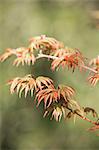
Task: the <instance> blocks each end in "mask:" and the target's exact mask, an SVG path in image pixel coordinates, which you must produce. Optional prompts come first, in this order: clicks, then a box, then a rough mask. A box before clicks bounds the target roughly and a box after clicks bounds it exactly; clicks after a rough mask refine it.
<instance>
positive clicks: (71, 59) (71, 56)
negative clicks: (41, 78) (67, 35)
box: [51, 50, 84, 71]
mask: <svg viewBox="0 0 99 150" xmlns="http://www.w3.org/2000/svg"><path fill="white" fill-rule="evenodd" d="M60 66H62V67H63V68H64V67H65V66H67V67H68V69H69V68H72V69H73V71H74V70H75V68H76V67H78V68H79V70H81V69H82V66H84V58H83V56H82V54H81V53H80V52H79V51H77V50H76V51H74V52H70V53H67V54H65V55H63V56H61V57H60V58H58V59H55V60H53V62H52V64H51V68H52V70H55V68H59V67H60Z"/></svg>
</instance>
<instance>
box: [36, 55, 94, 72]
mask: <svg viewBox="0 0 99 150" xmlns="http://www.w3.org/2000/svg"><path fill="white" fill-rule="evenodd" d="M67 55H68V53H67ZM40 58H48V59H53V60H54V59H61V60H62V59H64V57H60V58H59V57H56V56H51V55H45V54H38V56H37V57H36V60H37V59H40ZM79 67H82V68H84V69H86V70H89V71H92V72H94V73H97V71H96V70H94V69H92V68H90V67H88V66H85V65H79Z"/></svg>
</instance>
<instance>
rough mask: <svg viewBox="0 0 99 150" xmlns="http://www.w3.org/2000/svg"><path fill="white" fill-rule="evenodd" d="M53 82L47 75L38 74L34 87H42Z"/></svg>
mask: <svg viewBox="0 0 99 150" xmlns="http://www.w3.org/2000/svg"><path fill="white" fill-rule="evenodd" d="M51 84H53V81H52V80H51V79H50V78H48V77H43V76H39V77H37V78H36V89H37V90H38V89H42V88H45V87H48V86H49V85H51Z"/></svg>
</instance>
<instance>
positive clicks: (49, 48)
mask: <svg viewBox="0 0 99 150" xmlns="http://www.w3.org/2000/svg"><path fill="white" fill-rule="evenodd" d="M29 47H30V49H31V50H40V51H42V53H46V54H49V53H51V52H53V51H55V50H57V49H59V48H62V47H63V44H62V43H61V42H59V41H57V40H56V39H54V38H51V37H46V36H45V35H41V36H37V37H33V38H31V39H30V45H29Z"/></svg>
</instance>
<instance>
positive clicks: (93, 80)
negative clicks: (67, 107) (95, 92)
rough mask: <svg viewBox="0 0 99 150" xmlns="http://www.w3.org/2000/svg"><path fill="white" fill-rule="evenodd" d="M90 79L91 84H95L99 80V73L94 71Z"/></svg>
mask: <svg viewBox="0 0 99 150" xmlns="http://www.w3.org/2000/svg"><path fill="white" fill-rule="evenodd" d="M88 81H89V82H90V83H91V85H93V86H95V85H96V84H97V83H98V81H99V73H94V74H92V75H91V76H89V77H88Z"/></svg>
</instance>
